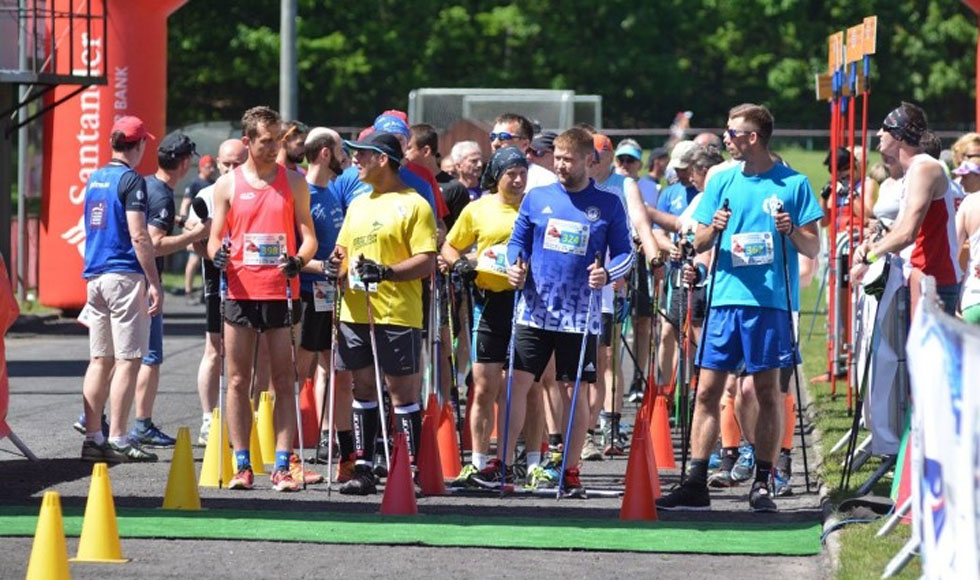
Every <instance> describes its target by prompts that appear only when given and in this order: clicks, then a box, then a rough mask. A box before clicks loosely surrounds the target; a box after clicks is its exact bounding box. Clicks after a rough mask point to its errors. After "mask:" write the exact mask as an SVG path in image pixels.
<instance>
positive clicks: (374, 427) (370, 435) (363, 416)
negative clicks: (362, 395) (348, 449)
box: [353, 399, 378, 467]
mask: <svg viewBox="0 0 980 580" xmlns="http://www.w3.org/2000/svg"><path fill="white" fill-rule="evenodd" d="M353 408H354V414H353V420H354V430H353V434H354V453H355V458H356V460H357V461H356V462H357V465H366V466H368V467H371V466H373V465H374V449H375V446H376V444H377V439H378V402H377V401H361V400H359V399H354V403H353Z"/></svg>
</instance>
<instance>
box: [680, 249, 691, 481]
mask: <svg viewBox="0 0 980 580" xmlns="http://www.w3.org/2000/svg"><path fill="white" fill-rule="evenodd" d="M691 265H692V266H693V263H692V264H691ZM683 272H684V271H683V270H681V283H682V284H683V283H684V282H683ZM684 293H685V294H686V298H687V303H686V305H685V310H686V312H685V315H684V319H685V320H684V327H683V329H684V330H683V332H682V336H683V340H684V342H683V344H682V348H681V352H680V353H678V355H680V356H681V357H683V366H681V372H680V373H679V374H680V376H681V377H682V378H681V381H682V382H681V386H682V387H683V389H684V390H683V393H684V395H683V397H684V407H683V409H684V413H683V416H682V417H681V421H682V422H681V425H683V428H682V429H681V433H682V434H683V435H684V448H683V449H682V450H681V473H682V474H683V473H685V472H686V470H687V456H688V451H689V449H690V444H691V421H692V418H693V413H691V411H692V410H693V408H691V367H690V361H691V332H692V330H693V329H692V327H691V323H692V319H693V315H692V310H694V308H693V307H694V286H693V285H692V284H684Z"/></svg>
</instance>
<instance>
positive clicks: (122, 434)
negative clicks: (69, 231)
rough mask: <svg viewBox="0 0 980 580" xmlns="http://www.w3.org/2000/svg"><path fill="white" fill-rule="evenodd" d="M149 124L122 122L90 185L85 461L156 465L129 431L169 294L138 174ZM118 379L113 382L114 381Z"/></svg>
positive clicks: (131, 120)
mask: <svg viewBox="0 0 980 580" xmlns="http://www.w3.org/2000/svg"><path fill="white" fill-rule="evenodd" d="M153 138H154V137H153V135H151V134H149V133H148V132H147V131H146V127H145V126H144V125H143V121H141V120H140V119H138V118H136V117H130V116H127V117H122V118H121V119H119V120H118V121H116V122H115V124H113V126H112V131H111V132H110V137H109V139H110V145H111V146H112V160H111V161H110V162H109V164H108V165H106V166H105V167H102V168H101V169H98V170H97V171H96V172H95V173H93V174H92V176H91V177H90V178H89V180H88V183H87V184H86V186H85V215H84V220H85V236H86V242H85V268H84V270H83V272H82V276H83V277H84V278H85V280H86V281H87V283H88V284H87V296H88V298H87V301H86V304H85V309H84V315H85V320H86V322H87V324H88V327H89V353H90V356H91V359H90V361H89V367H88V370H87V371H86V372H85V379H84V381H83V383H82V391H83V398H84V404H85V442H84V443H82V460H84V461H92V462H102V461H109V462H130V461H156V460H157V456H156V455H154V454H152V453H147V452H145V451H143V449H141V448H140V447H139V446H138V445H136V444H131V443H130V442H129V441H128V438H127V434H126V419H127V418H128V417H129V411H130V407H131V406H132V402H133V393H134V391H135V389H136V374H137V372H138V371H139V367H140V361H141V360H142V358H143V356H144V355H145V354H146V352H147V349H148V341H149V331H150V316H153V315H156V314H158V313H160V312H162V310H163V291H162V289H161V288H160V277H159V276H158V274H157V270H156V265H155V264H154V262H153V245H152V243H151V241H150V234H149V232H148V230H147V225H146V210H147V195H146V183H145V181H144V180H143V178H142V177H141V176H140V175H139V174H138V173H136V171H134V170H133V167H135V166H136V165H137V164H139V162H140V161H141V160H142V159H143V154H144V153H145V152H146V146H147V139H153ZM110 376H111V383H110ZM107 399H110V400H111V402H112V422H111V424H110V428H109V439H108V441H106V438H105V435H104V434H103V432H102V425H101V419H102V412H103V410H104V409H105V404H106V400H107Z"/></svg>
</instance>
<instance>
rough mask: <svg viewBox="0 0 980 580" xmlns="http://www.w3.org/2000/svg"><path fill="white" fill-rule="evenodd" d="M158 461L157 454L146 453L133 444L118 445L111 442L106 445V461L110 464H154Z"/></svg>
mask: <svg viewBox="0 0 980 580" xmlns="http://www.w3.org/2000/svg"><path fill="white" fill-rule="evenodd" d="M157 459H158V458H157V456H156V454H155V453H150V452H149V451H144V450H143V448H142V447H140V446H139V445H137V444H135V443H132V442H130V443H129V444H128V445H116V444H115V443H113V442H111V441H110V442H109V443H107V444H106V448H105V460H106V461H108V462H110V463H154V462H156V461H157Z"/></svg>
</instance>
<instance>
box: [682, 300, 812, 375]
mask: <svg viewBox="0 0 980 580" xmlns="http://www.w3.org/2000/svg"><path fill="white" fill-rule="evenodd" d="M704 328H705V331H704V333H703V337H702V340H703V341H704V357H703V360H701V359H700V358H699V361H698V366H700V367H703V368H706V369H711V370H715V371H727V372H742V371H744V372H745V373H747V374H755V373H759V372H762V371H768V370H771V369H778V368H783V367H788V366H793V359H794V352H793V345H792V334H791V333H792V330H791V326H790V321H789V315H788V314H787V313H786V311H785V310H777V309H775V308H762V307H759V306H717V307H713V308H712V309H711V312H710V313H709V314H708V319H707V320H706V321H705V326H704ZM795 359H796V363H797V364H799V363H800V353H799V350H797V351H796V352H795Z"/></svg>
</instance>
